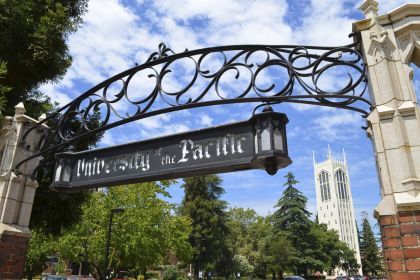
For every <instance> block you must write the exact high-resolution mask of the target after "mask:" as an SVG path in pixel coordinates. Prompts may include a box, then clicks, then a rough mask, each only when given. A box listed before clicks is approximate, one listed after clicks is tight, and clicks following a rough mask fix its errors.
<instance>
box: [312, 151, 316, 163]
mask: <svg viewBox="0 0 420 280" xmlns="http://www.w3.org/2000/svg"><path fill="white" fill-rule="evenodd" d="M312 161H313V162H314V166H315V164H316V162H315V152H314V151H312Z"/></svg>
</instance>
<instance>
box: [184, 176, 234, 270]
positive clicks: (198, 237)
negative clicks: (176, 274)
mask: <svg viewBox="0 0 420 280" xmlns="http://www.w3.org/2000/svg"><path fill="white" fill-rule="evenodd" d="M220 183H221V179H220V178H219V177H218V176H216V175H209V176H198V177H191V178H186V179H184V184H183V188H184V191H185V196H184V199H183V201H182V205H181V213H182V214H184V215H186V216H189V217H190V219H191V221H192V231H191V234H190V238H189V241H190V244H191V246H192V248H193V257H192V265H193V269H194V275H195V276H196V277H197V276H198V272H199V271H200V270H204V269H208V268H209V267H215V265H216V263H217V261H218V260H221V261H222V262H223V264H225V265H224V267H226V263H227V262H229V261H231V258H232V257H233V256H232V254H231V253H229V252H228V250H227V246H226V244H225V239H226V236H227V233H228V227H227V225H226V222H227V216H226V212H225V211H226V206H227V204H226V202H225V201H223V200H221V199H220V196H221V195H222V194H223V193H224V190H223V188H222V187H221V186H220ZM221 266H222V267H223V265H220V264H219V265H218V267H219V269H221V270H224V268H220V267H221Z"/></svg>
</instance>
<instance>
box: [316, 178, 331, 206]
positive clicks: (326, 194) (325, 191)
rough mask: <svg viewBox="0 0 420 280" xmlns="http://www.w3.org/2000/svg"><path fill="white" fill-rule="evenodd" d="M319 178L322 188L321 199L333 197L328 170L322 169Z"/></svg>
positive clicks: (325, 199)
mask: <svg viewBox="0 0 420 280" xmlns="http://www.w3.org/2000/svg"><path fill="white" fill-rule="evenodd" d="M318 178H319V187H320V189H321V199H322V201H323V202H324V201H327V200H330V199H331V192H330V183H329V178H328V172H327V171H322V172H321V173H319V175H318Z"/></svg>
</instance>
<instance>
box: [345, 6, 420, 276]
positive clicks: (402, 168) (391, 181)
mask: <svg viewBox="0 0 420 280" xmlns="http://www.w3.org/2000/svg"><path fill="white" fill-rule="evenodd" d="M377 6H378V3H377V2H376V1H374V0H366V1H364V2H363V4H362V5H361V7H360V9H361V10H362V12H363V13H364V14H365V17H366V19H363V20H360V21H357V22H355V23H354V24H353V31H355V32H360V35H361V40H362V41H361V45H360V51H361V52H362V53H363V55H364V57H365V63H366V65H367V67H368V75H369V93H370V97H371V102H372V103H373V105H374V109H373V111H372V112H371V114H370V115H369V117H368V119H367V122H368V130H367V133H368V136H369V137H370V138H371V139H372V142H373V146H374V150H375V156H376V165H377V169H378V176H379V181H380V185H381V196H382V200H381V201H380V202H379V204H378V205H377V207H376V208H375V217H376V218H377V219H378V220H379V223H380V226H381V233H382V241H383V244H384V256H385V261H386V265H387V269H388V274H389V278H388V279H389V280H400V279H404V280H409V279H413V280H414V279H420V243H419V234H420V112H419V106H418V103H417V100H416V94H415V91H414V88H413V83H412V78H413V70H412V68H411V67H410V64H411V63H414V64H416V65H417V66H419V65H420V4H406V5H403V6H401V7H399V8H398V9H395V10H393V11H391V12H389V13H387V14H385V15H380V16H378V14H377V11H378V9H377Z"/></svg>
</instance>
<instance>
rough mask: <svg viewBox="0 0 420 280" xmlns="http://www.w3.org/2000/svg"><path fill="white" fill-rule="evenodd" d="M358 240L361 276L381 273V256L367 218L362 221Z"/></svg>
mask: <svg viewBox="0 0 420 280" xmlns="http://www.w3.org/2000/svg"><path fill="white" fill-rule="evenodd" d="M360 239H361V240H360V255H361V258H362V270H363V274H364V275H378V274H380V273H382V272H383V266H382V260H381V255H380V253H379V249H378V245H377V244H376V240H375V236H374V235H373V231H372V228H371V226H370V223H369V220H368V219H367V217H364V218H363V220H362V233H361V237H360Z"/></svg>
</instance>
